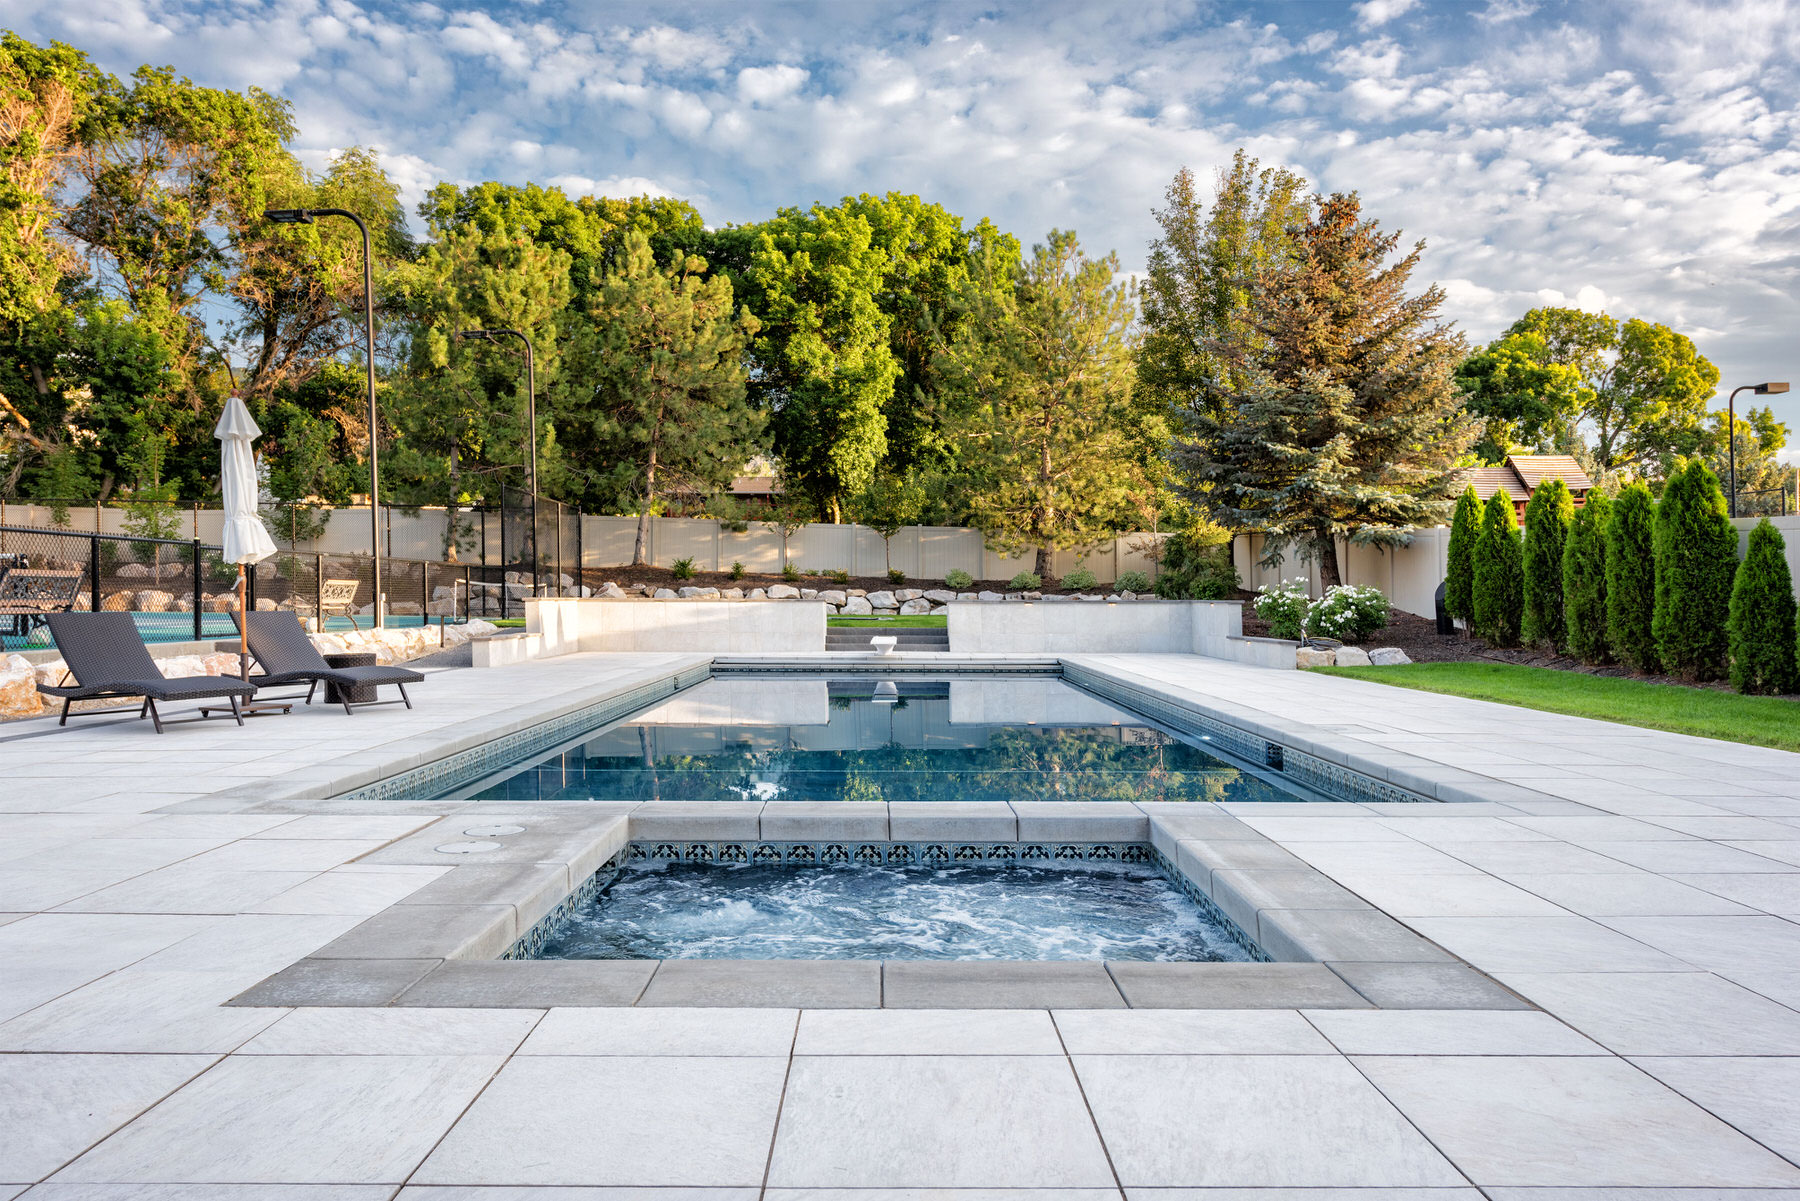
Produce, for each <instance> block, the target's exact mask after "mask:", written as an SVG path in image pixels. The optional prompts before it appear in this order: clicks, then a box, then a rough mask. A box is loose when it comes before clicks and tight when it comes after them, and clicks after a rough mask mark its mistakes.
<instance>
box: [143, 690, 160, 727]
mask: <svg viewBox="0 0 1800 1201" xmlns="http://www.w3.org/2000/svg"><path fill="white" fill-rule="evenodd" d="M144 708H146V709H148V710H150V724H151V725H153V726H155V727H156V732H157V733H158V734H160V733H162V732H163V728H162V715H161V714H159V713H157V711H156V702H155V701H153V700H151V699H150V698H149V697H145V698H144Z"/></svg>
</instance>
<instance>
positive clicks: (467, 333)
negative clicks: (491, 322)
mask: <svg viewBox="0 0 1800 1201" xmlns="http://www.w3.org/2000/svg"><path fill="white" fill-rule="evenodd" d="M452 336H453V337H457V338H466V339H468V340H469V341H471V342H492V341H493V340H494V331H493V330H491V329H459V330H457V331H456V333H455V334H454V335H452Z"/></svg>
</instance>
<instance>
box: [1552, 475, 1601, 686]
mask: <svg viewBox="0 0 1800 1201" xmlns="http://www.w3.org/2000/svg"><path fill="white" fill-rule="evenodd" d="M1611 517H1612V502H1611V501H1610V500H1608V499H1607V496H1606V493H1604V492H1601V491H1598V490H1595V491H1592V492H1589V493H1588V496H1587V502H1586V503H1585V504H1583V505H1582V506H1581V508H1579V509H1577V510H1575V521H1574V523H1573V524H1571V525H1570V526H1569V537H1568V540H1567V541H1566V542H1564V543H1563V561H1562V587H1563V628H1564V631H1565V633H1566V637H1567V646H1568V648H1569V653H1570V654H1571V655H1574V656H1575V657H1576V658H1577V659H1580V660H1581V661H1582V662H1583V663H1606V662H1609V661H1610V660H1611V659H1612V652H1611V649H1610V647H1609V645H1608V643H1607V640H1606V523H1607V521H1608V520H1609V519H1610V518H1611Z"/></svg>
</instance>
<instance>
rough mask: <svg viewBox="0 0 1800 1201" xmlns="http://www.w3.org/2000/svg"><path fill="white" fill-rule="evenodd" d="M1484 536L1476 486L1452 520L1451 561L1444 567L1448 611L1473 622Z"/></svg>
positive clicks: (1458, 504)
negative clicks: (1479, 552) (1480, 540)
mask: <svg viewBox="0 0 1800 1201" xmlns="http://www.w3.org/2000/svg"><path fill="white" fill-rule="evenodd" d="M1480 537H1481V498H1480V497H1478V496H1476V495H1475V485H1473V484H1470V485H1469V486H1468V487H1467V488H1464V489H1463V494H1462V495H1461V496H1459V497H1457V498H1456V515H1455V516H1454V517H1452V518H1451V519H1450V548H1449V551H1448V558H1449V562H1448V563H1447V564H1446V565H1445V567H1444V612H1446V613H1448V614H1449V615H1450V616H1452V617H1456V618H1460V619H1462V620H1463V621H1469V620H1471V619H1472V618H1473V617H1474V616H1475V541H1476V539H1478V538H1480Z"/></svg>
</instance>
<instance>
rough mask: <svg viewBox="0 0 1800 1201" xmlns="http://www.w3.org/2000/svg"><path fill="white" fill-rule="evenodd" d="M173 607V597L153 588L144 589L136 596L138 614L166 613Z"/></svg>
mask: <svg viewBox="0 0 1800 1201" xmlns="http://www.w3.org/2000/svg"><path fill="white" fill-rule="evenodd" d="M174 607H175V597H174V596H173V595H172V594H170V593H167V592H162V591H159V590H158V589H155V588H146V589H144V590H143V591H142V592H140V593H138V594H137V608H138V612H140V613H167V612H168V611H169V610H170V609H172V608H174Z"/></svg>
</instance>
